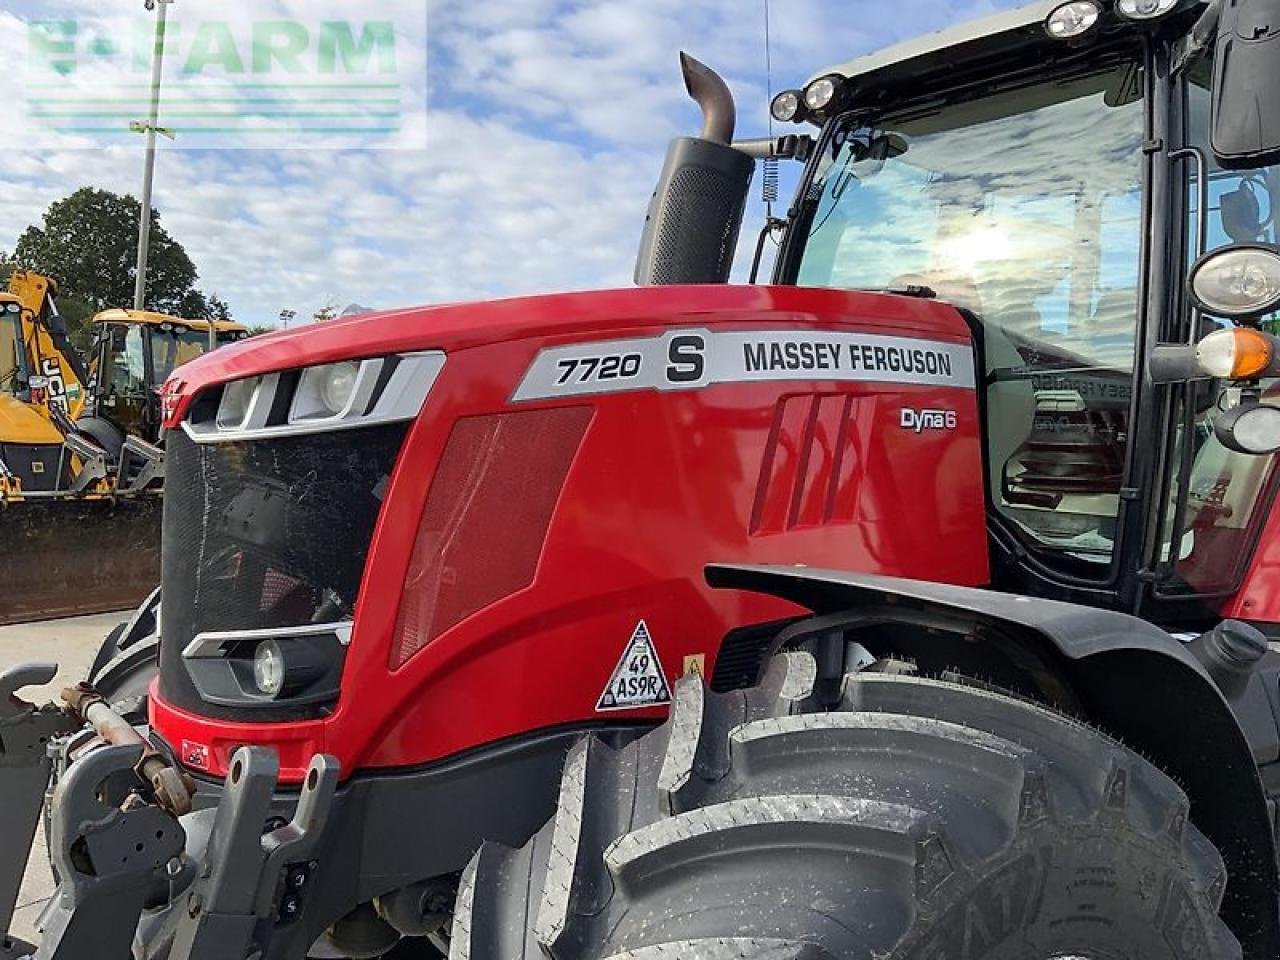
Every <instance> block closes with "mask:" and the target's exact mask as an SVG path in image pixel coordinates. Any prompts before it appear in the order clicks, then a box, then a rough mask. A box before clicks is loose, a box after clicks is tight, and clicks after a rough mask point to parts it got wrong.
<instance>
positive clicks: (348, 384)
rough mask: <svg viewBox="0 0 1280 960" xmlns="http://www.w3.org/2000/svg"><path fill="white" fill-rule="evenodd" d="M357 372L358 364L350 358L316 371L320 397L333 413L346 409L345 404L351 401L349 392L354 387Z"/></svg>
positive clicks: (352, 391) (358, 370)
mask: <svg viewBox="0 0 1280 960" xmlns="http://www.w3.org/2000/svg"><path fill="white" fill-rule="evenodd" d="M359 372H360V364H358V363H356V362H354V361H351V360H348V361H346V362H345V363H332V364H330V365H329V366H327V367H325V368H323V369H322V370H320V371H318V373H319V375H320V399H321V401H323V403H324V405H325V406H326V407H328V408H329V410H330V411H331V412H332V413H334V414H335V415H336V414H339V413H342V411H344V410H346V409H347V404H349V403H350V402H351V394H352V393H354V392H355V388H356V374H357V373H359Z"/></svg>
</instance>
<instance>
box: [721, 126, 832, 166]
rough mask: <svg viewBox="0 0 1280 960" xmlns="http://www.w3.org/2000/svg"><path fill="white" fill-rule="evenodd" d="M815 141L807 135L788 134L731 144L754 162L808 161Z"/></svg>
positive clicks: (738, 141) (755, 138)
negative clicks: (773, 158)
mask: <svg viewBox="0 0 1280 960" xmlns="http://www.w3.org/2000/svg"><path fill="white" fill-rule="evenodd" d="M816 145H817V141H816V140H814V139H813V137H811V136H809V135H808V134H807V133H803V134H795V133H788V134H784V135H783V136H780V137H752V138H750V139H746V140H735V141H733V143H732V144H731V146H732V147H733V149H735V150H737V151H738V152H739V153H745V154H746V155H747V156H748V157H751V158H753V159H755V160H767V159H769V158H770V157H776V158H777V159H779V160H799V161H800V162H801V163H803V162H804V161H806V160H808V159H809V157H810V156H811V155H812V154H813V148H814V147H815V146H816Z"/></svg>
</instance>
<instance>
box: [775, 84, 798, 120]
mask: <svg viewBox="0 0 1280 960" xmlns="http://www.w3.org/2000/svg"><path fill="white" fill-rule="evenodd" d="M801 96H802V94H801V93H800V91H799V90H783V91H782V92H781V93H780V94H778V95H777V96H776V97H774V98H773V102H772V103H771V104H769V113H770V115H772V117H773V119H775V120H777V121H778V122H779V123H792V122H794V121H796V120H799V119H800V97H801Z"/></svg>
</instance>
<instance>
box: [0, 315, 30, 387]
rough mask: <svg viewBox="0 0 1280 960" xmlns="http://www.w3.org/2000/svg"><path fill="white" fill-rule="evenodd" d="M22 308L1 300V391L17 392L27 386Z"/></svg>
mask: <svg viewBox="0 0 1280 960" xmlns="http://www.w3.org/2000/svg"><path fill="white" fill-rule="evenodd" d="M21 309H22V308H21V307H20V306H19V305H18V304H17V303H10V302H0V393H10V394H16V393H18V392H19V391H20V390H22V389H24V388H25V386H26V377H25V375H24V373H25V369H26V366H25V362H24V359H25V349H26V348H25V346H24V344H23V342H22V315H21Z"/></svg>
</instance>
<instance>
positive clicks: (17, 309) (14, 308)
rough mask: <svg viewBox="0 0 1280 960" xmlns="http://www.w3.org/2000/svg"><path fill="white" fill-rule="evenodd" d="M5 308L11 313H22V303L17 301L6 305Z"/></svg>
mask: <svg viewBox="0 0 1280 960" xmlns="http://www.w3.org/2000/svg"><path fill="white" fill-rule="evenodd" d="M5 309H6V310H7V311H9V312H10V313H21V312H22V305H21V304H17V303H11V304H9V305H8V306H7V307H5Z"/></svg>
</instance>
